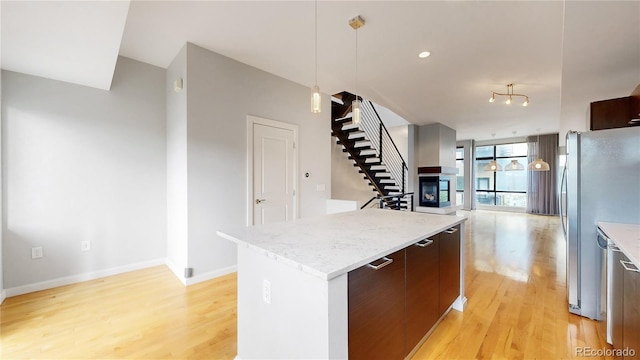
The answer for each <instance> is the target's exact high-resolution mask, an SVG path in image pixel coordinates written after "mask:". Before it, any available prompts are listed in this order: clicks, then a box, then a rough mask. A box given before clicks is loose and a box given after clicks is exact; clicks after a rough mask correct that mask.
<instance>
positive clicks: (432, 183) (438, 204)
mask: <svg viewBox="0 0 640 360" xmlns="http://www.w3.org/2000/svg"><path fill="white" fill-rule="evenodd" d="M455 173H457V169H455V168H453V169H450V168H444V167H441V166H428V167H419V168H418V191H419V198H418V199H419V200H418V206H424V207H435V208H442V207H447V206H450V205H451V177H450V176H446V175H447V174H455Z"/></svg>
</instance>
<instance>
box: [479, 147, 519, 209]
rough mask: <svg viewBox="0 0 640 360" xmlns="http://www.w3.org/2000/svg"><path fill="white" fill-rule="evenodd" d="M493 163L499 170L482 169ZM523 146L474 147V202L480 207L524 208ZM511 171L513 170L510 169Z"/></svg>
mask: <svg viewBox="0 0 640 360" xmlns="http://www.w3.org/2000/svg"><path fill="white" fill-rule="evenodd" d="M493 160H495V161H496V162H497V163H498V164H499V165H500V166H501V167H502V169H504V170H503V171H495V172H494V171H490V170H485V168H486V167H487V165H488V164H489V162H490V161H493ZM526 166H527V143H513V144H500V145H487V146H478V147H476V161H475V169H476V201H477V203H478V204H482V205H493V206H507V207H526V206H527V172H526ZM514 169H515V170H514Z"/></svg>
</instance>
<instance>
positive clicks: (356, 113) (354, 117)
mask: <svg viewBox="0 0 640 360" xmlns="http://www.w3.org/2000/svg"><path fill="white" fill-rule="evenodd" d="M349 26H351V27H352V28H353V29H354V30H355V31H356V99H355V100H353V102H351V121H352V122H353V124H355V125H359V124H360V122H361V121H362V108H361V105H362V103H361V102H360V98H359V97H358V29H359V28H361V27H363V26H364V19H363V18H362V17H360V15H356V17H354V18H353V19H351V20H349Z"/></svg>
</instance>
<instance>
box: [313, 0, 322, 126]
mask: <svg viewBox="0 0 640 360" xmlns="http://www.w3.org/2000/svg"><path fill="white" fill-rule="evenodd" d="M315 33H316V45H315V56H316V82H315V85H313V87H312V88H311V112H312V113H314V114H318V113H320V111H321V110H322V104H321V102H322V96H321V95H320V87H319V86H318V0H316V1H315Z"/></svg>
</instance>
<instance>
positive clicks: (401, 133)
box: [331, 125, 410, 205]
mask: <svg viewBox="0 0 640 360" xmlns="http://www.w3.org/2000/svg"><path fill="white" fill-rule="evenodd" d="M408 129H409V126H407V125H401V126H394V127H390V128H387V130H388V131H389V135H390V136H391V138H392V139H393V142H394V143H395V144H396V146H397V147H398V151H400V155H402V158H403V159H404V160H405V161H408V159H409V156H408V153H409V138H408V137H409V135H408V134H409V130H408ZM342 149H343V146H342V145H340V144H337V143H336V139H335V138H332V145H331V190H332V192H331V198H332V199H339V200H354V201H358V202H360V204H361V205H364V204H365V203H366V202H367V201H369V199H371V198H372V197H373V196H376V195H377V193H376V192H375V191H373V187H372V186H370V185H369V182H368V181H367V180H364V178H363V177H364V174H360V173H359V172H358V170H359V168H358V167H354V166H353V165H354V164H355V163H354V162H353V160H350V159H349V155H348V153H345V152H343V151H342ZM408 191H410V190H407V192H408Z"/></svg>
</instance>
